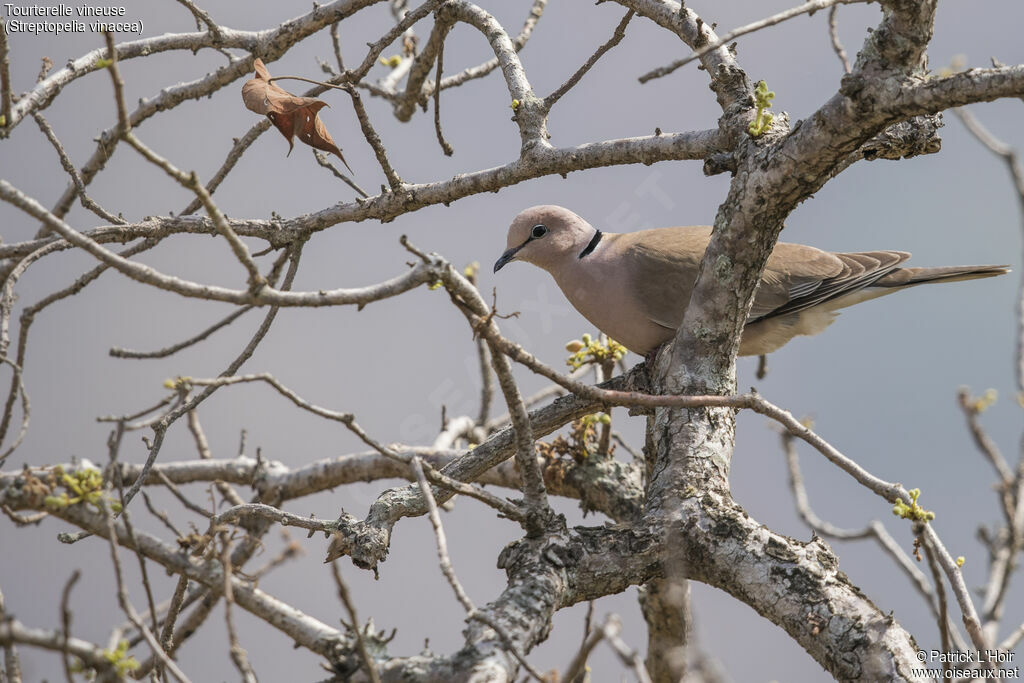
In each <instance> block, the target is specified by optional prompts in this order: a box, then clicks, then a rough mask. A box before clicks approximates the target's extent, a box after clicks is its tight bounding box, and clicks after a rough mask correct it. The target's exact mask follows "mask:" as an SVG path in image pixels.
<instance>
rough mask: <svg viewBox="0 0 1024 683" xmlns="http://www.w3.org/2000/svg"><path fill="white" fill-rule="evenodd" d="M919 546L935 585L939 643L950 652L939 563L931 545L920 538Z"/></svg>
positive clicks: (943, 649)
mask: <svg viewBox="0 0 1024 683" xmlns="http://www.w3.org/2000/svg"><path fill="white" fill-rule="evenodd" d="M918 539H920V542H921V545H922V546H923V547H924V555H925V557H926V558H927V560H928V568H929V569H930V570H931V572H932V581H933V582H934V584H935V597H936V598H937V599H938V603H939V614H938V620H937V621H938V625H939V642H940V643H941V644H942V651H943V652H951V651H952V650H953V643H952V641H951V640H950V637H949V607H948V605H947V603H946V587H945V586H943V585H942V574H941V572H940V570H939V563H938V562H937V561H936V559H935V552H934V551H933V550H932V547H931V545H929V543H928V542H927V541H925V540H923V539H921V537H920V536H918Z"/></svg>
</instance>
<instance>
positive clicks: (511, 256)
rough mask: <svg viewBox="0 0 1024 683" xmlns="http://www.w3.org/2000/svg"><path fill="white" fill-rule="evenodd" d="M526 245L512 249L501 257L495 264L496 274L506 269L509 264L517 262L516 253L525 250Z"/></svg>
mask: <svg viewBox="0 0 1024 683" xmlns="http://www.w3.org/2000/svg"><path fill="white" fill-rule="evenodd" d="M523 246H524V245H522V244H520V245H519V246H518V247H512V248H511V249H508V250H507V251H505V253H504V254H502V255H501V258H500V259H498V260H497V261H495V262H494V272H495V273H497V272H498V271H499V270H501V269H502V268H504V267H505V266H506V265H507V264H508V263H510V262H512V261H515V260H516V253H517V252H518V251H519V250H520V249H522V248H523Z"/></svg>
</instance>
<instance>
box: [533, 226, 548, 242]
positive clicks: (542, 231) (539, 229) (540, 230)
mask: <svg viewBox="0 0 1024 683" xmlns="http://www.w3.org/2000/svg"><path fill="white" fill-rule="evenodd" d="M546 234H548V229H547V227H545V226H543V225H535V226H533V230H531V231H530V236H531V237H533V238H534V239H537V238H538V237H543V236H544V235H546Z"/></svg>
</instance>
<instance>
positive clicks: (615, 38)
mask: <svg viewBox="0 0 1024 683" xmlns="http://www.w3.org/2000/svg"><path fill="white" fill-rule="evenodd" d="M633 15H634V12H633V10H629V11H628V12H626V15H625V16H624V17H622V20H621V21H619V25H618V26H616V27H615V30H614V31H613V32H612V37H611V38H609V39H608V41H607V42H605V43H604V44H603V45H602V46H601V47H599V48H597V51H596V52H595V53H594V54H592V55H590V59H588V60H587V61H586V62H585V63H584V64H583V66H581V67H580V68H579V69H577V70H576V73H574V74H573V75H572V76H570V77H569V80H567V81H566V82H565V83H563V84H562V85H561V86H559V88H558V89H557V90H555V91H554V92H553V93H551V94H550V95H548V96H547V97H545V98H544V109H545V110H547V111H551V107H553V106H555V103H556V102H558V100H560V99H562V96H563V95H565V93H567V92H569V90H570V89H572V87H573V86H575V85H576V84H577V83H579V82H580V79H581V78H583V76H585V75H586V73H587V72H588V71H590V69H591V67H593V66H594V64H596V63H597V60H599V59H601V57H603V56H604V53H606V52H608V50H610V49H612V48H613V47H615V46H616V45H618V44H619V42H621V41H622V39H623V37H625V35H626V26H627V25H628V24H629V22H630V20H631V19H632V18H633ZM438 80H440V78H439V79H438Z"/></svg>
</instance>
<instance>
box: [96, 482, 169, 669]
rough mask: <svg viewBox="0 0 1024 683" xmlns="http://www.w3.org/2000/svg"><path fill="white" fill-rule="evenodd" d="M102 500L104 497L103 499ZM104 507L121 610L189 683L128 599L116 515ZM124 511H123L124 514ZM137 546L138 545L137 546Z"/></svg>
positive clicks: (166, 662)
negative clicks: (118, 544)
mask: <svg viewBox="0 0 1024 683" xmlns="http://www.w3.org/2000/svg"><path fill="white" fill-rule="evenodd" d="M101 500H102V499H101ZM103 509H104V512H105V517H106V520H107V540H108V541H109V542H110V558H111V561H112V563H113V565H114V578H115V580H116V584H117V602H118V604H119V605H120V606H121V610H122V611H123V612H124V613H125V616H127V617H128V620H129V621H131V622H132V625H133V626H135V628H136V629H137V630H138V631H139V632H140V633H141V634H142V635H143V637H144V638H145V639H146V642H147V643H148V644H149V646H150V648H151V649H152V651H153V654H154V655H156V656H157V657H158V658H159V659H160V661H161V662H162V663H163V665H164V666H165V667H167V670H168V671H170V672H171V675H173V676H174V677H175V678H177V679H178V680H179V681H181V683H189V679H188V676H186V675H185V673H184V672H183V671H182V670H181V669H180V668H178V665H177V664H176V663H175V662H174V660H172V659H171V658H170V657H169V656H168V655H167V653H166V652H164V649H163V648H162V647H161V646H160V643H159V642H157V640H156V637H155V636H154V635H153V634H152V632H150V630H149V628H148V627H147V626H146V624H145V623H143V621H142V619H141V617H140V616H139V613H138V612H136V611H135V608H134V607H132V604H131V601H130V600H129V599H128V589H127V588H126V587H125V583H124V573H123V572H122V571H121V559H120V558H119V557H118V552H117V532H116V531H115V523H114V515H113V514H111V512H110V509H109V507H107V505H106V504H105V503H103ZM123 514H124V511H122V516H123ZM136 547H137V546H136Z"/></svg>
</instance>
